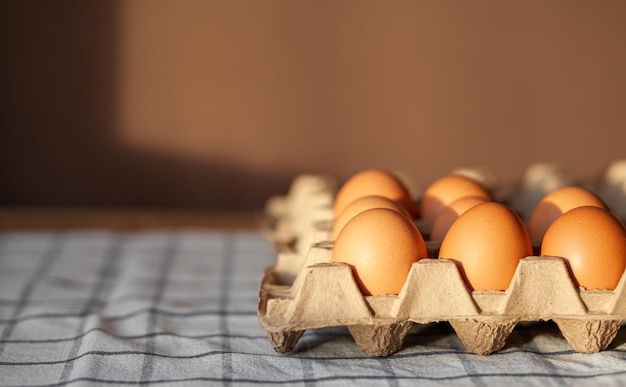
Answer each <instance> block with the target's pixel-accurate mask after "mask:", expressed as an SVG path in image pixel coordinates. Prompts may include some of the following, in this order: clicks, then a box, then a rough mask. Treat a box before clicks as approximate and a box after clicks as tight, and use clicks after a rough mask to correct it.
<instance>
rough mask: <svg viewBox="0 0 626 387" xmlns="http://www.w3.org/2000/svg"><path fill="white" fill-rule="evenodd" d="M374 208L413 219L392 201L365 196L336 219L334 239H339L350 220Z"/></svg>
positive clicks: (381, 197)
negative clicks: (396, 212)
mask: <svg viewBox="0 0 626 387" xmlns="http://www.w3.org/2000/svg"><path fill="white" fill-rule="evenodd" d="M372 208H388V209H390V210H394V211H398V212H400V213H401V214H403V215H404V216H406V217H409V218H411V214H409V213H408V211H407V210H406V209H405V208H404V207H402V206H401V205H399V204H398V203H397V202H394V201H393V200H391V199H388V198H386V197H384V196H377V195H370V196H363V197H360V198H358V199H356V200H353V201H352V202H351V203H350V204H348V205H347V206H346V207H345V208H344V209H343V211H341V214H339V216H338V217H337V219H335V225H334V227H333V234H332V239H333V240H335V239H337V235H339V231H341V229H342V228H343V227H344V226H345V225H346V223H348V221H349V220H350V219H352V218H354V217H355V216H356V215H357V214H360V213H361V212H363V211H365V210H369V209H372Z"/></svg>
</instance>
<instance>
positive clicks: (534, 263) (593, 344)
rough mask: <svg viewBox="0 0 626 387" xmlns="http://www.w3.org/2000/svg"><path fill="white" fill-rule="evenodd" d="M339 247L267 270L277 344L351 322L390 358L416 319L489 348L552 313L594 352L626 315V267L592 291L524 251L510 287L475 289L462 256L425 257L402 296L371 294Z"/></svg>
mask: <svg viewBox="0 0 626 387" xmlns="http://www.w3.org/2000/svg"><path fill="white" fill-rule="evenodd" d="M332 248H333V242H331V241H325V242H319V243H316V244H314V245H312V246H311V248H310V249H309V252H308V254H307V255H306V257H305V258H304V259H303V260H302V256H301V255H299V254H295V253H283V254H279V255H278V257H277V262H276V265H274V266H272V267H269V268H267V269H266V270H265V273H264V275H263V279H262V281H261V286H260V291H259V303H258V316H259V322H260V325H261V326H262V327H263V328H264V329H265V330H266V331H267V333H268V337H269V341H270V343H271V345H272V346H273V347H274V349H275V350H276V351H277V352H281V353H289V352H292V351H294V350H295V348H296V345H297V342H298V340H299V338H300V337H301V336H302V334H303V333H304V332H305V331H306V330H309V329H318V328H323V327H337V326H345V327H347V329H348V331H349V332H350V334H351V335H352V337H353V339H354V341H355V343H356V344H357V345H358V346H359V347H360V348H361V350H362V351H363V352H364V353H366V354H368V355H372V356H388V355H390V354H393V353H395V352H396V351H398V350H399V349H401V348H402V346H403V343H404V339H405V336H406V334H407V332H408V331H409V329H410V328H411V327H412V325H413V324H429V323H436V322H448V323H449V324H450V325H451V326H452V328H453V329H454V331H455V332H456V334H457V336H458V337H459V339H460V340H461V342H462V343H463V345H464V346H465V348H466V349H467V350H468V351H470V352H473V353H476V354H481V355H486V354H490V353H492V352H494V351H498V350H499V349H501V348H502V347H503V346H504V345H505V344H506V340H507V338H508V336H509V335H510V334H511V332H512V330H513V328H514V327H515V326H516V325H517V324H518V323H520V322H525V321H547V320H552V321H554V322H555V323H556V324H557V326H558V327H559V329H560V331H561V333H562V335H563V337H564V338H565V339H566V340H567V342H568V343H569V344H570V346H571V347H572V348H573V349H574V350H575V351H577V352H582V353H593V352H598V351H601V350H603V349H605V348H606V347H607V346H608V345H609V344H610V343H611V341H612V340H613V339H614V337H615V336H616V334H617V332H618V331H619V329H620V327H621V325H622V322H623V320H624V319H625V318H626V295H625V294H624V293H626V285H625V284H624V283H625V282H626V275H623V276H622V278H621V280H620V282H619V284H618V286H617V287H616V288H615V290H602V291H599V290H584V289H582V288H579V287H577V286H576V285H575V283H574V281H573V280H572V277H571V275H570V272H569V269H568V266H567V264H566V262H565V261H564V260H563V259H561V258H558V257H539V256H529V257H526V258H523V259H522V260H520V262H519V264H518V267H517V270H516V272H515V275H514V277H513V279H512V281H511V283H510V286H509V287H508V289H507V290H506V291H470V290H469V289H468V287H467V286H466V284H465V282H464V280H463V278H462V275H461V273H460V271H459V268H458V266H457V264H456V263H455V262H454V261H452V260H447V259H431V258H425V259H422V260H420V261H418V262H415V263H414V264H413V265H412V267H411V270H410V272H409V275H408V277H407V279H406V282H405V284H404V286H403V288H402V290H401V291H400V293H399V294H398V295H384V296H364V295H363V294H362V293H361V292H360V290H359V288H358V286H357V284H356V281H355V280H354V276H353V273H352V269H351V267H350V266H349V265H347V264H344V263H333V262H331V255H332ZM429 249H430V250H431V251H432V249H436V247H434V246H432V245H431V246H430V248H429ZM429 255H430V253H429ZM298 268H299V269H298Z"/></svg>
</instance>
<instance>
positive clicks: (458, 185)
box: [420, 175, 493, 221]
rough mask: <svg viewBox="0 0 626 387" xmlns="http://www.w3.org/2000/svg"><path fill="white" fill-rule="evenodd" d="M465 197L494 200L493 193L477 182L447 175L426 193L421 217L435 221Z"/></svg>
mask: <svg viewBox="0 0 626 387" xmlns="http://www.w3.org/2000/svg"><path fill="white" fill-rule="evenodd" d="M465 196H479V197H483V198H485V199H487V200H490V201H491V200H493V197H492V195H491V193H490V192H489V191H488V190H487V189H486V188H485V187H483V186H482V185H481V184H480V183H478V182H477V181H475V180H473V179H470V178H469V177H465V176H461V175H447V176H444V177H442V178H440V179H438V180H436V181H435V182H434V183H432V184H431V185H429V186H428V187H427V188H426V190H425V191H424V194H423V196H422V200H421V204H420V216H421V218H422V219H424V220H429V221H435V219H436V218H437V216H438V215H439V213H441V211H443V210H444V209H445V208H446V207H447V206H449V205H450V204H451V203H452V202H454V201H455V200H458V199H460V198H462V197H465Z"/></svg>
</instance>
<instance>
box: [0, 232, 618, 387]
mask: <svg viewBox="0 0 626 387" xmlns="http://www.w3.org/2000/svg"><path fill="white" fill-rule="evenodd" d="M272 262H273V257H272V251H271V246H270V245H269V243H268V242H267V241H266V240H265V239H264V238H263V236H262V235H260V233H256V232H252V231H224V232H221V231H206V230H205V231H201V230H161V231H142V232H114V231H106V230H103V231H62V232H48V231H41V232H33V231H26V232H4V233H0V330H1V336H0V385H2V386H43V385H56V386H61V385H143V384H153V385H207V384H209V385H212V384H235V385H265V384H267V385H295V386H299V385H321V386H333V385H345V384H358V385H359V386H361V385H372V386H380V385H385V384H387V385H391V386H402V385H414V384H416V383H419V384H420V385H429V384H437V385H446V384H447V385H455V386H456V385H498V386H500V385H503V384H505V383H506V384H509V385H511V384H512V385H537V386H546V385H594V386H595V385H625V384H626V332H625V330H624V329H622V330H621V331H620V332H619V333H618V336H617V338H616V339H615V340H614V342H613V344H612V345H611V346H610V347H609V349H607V350H605V351H603V352H601V353H597V354H592V355H586V354H579V353H576V352H574V351H573V350H572V349H571V348H570V347H569V345H568V344H567V342H566V341H565V340H564V339H563V338H562V336H561V335H560V332H559V331H558V329H557V328H556V327H555V325H553V324H551V323H549V322H546V323H536V324H527V325H524V326H523V327H522V326H518V327H517V328H516V329H515V330H514V331H513V333H512V335H511V336H510V337H509V339H508V341H507V345H506V347H505V348H504V349H503V350H501V351H499V352H497V353H494V354H491V355H488V356H479V355H474V354H471V353H468V352H467V351H465V349H464V348H463V345H462V344H461V343H460V341H459V340H458V339H457V337H456V335H455V334H454V331H452V329H451V328H450V326H449V325H448V324H447V323H438V324H432V325H426V326H417V325H416V326H415V327H414V329H413V330H412V331H411V332H410V333H409V335H408V336H407V339H406V341H405V345H404V348H403V349H402V350H401V351H400V352H398V353H396V354H394V355H392V356H389V357H385V358H377V357H370V356H366V355H364V354H363V353H362V352H361V351H360V349H359V348H358V347H357V346H356V345H355V344H354V342H353V340H352V338H351V337H350V335H349V334H348V332H347V330H346V329H345V328H343V327H338V328H326V329H319V330H312V331H307V332H306V333H305V334H304V336H303V337H302V338H301V339H300V341H299V342H298V347H297V352H296V353H294V354H290V355H283V354H279V353H276V352H274V350H273V349H272V347H271V346H270V344H269V341H268V339H267V336H266V334H265V332H264V331H263V330H262V329H261V327H260V326H259V324H258V320H257V310H256V308H257V295H258V290H259V284H260V280H261V276H262V272H263V269H264V267H266V266H268V265H271V264H272Z"/></svg>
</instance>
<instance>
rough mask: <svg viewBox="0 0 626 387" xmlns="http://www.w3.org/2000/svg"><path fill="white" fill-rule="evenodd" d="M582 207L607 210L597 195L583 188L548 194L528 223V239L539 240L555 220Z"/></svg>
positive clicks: (570, 187) (560, 190)
mask: <svg viewBox="0 0 626 387" xmlns="http://www.w3.org/2000/svg"><path fill="white" fill-rule="evenodd" d="M582 206H595V207H599V208H603V209H605V210H607V209H608V207H607V206H606V204H605V203H604V201H602V199H600V197H599V196H598V195H596V194H595V193H594V192H592V191H591V190H589V189H587V188H584V187H577V186H568V187H563V188H559V189H557V190H555V191H553V192H551V193H549V194H548V195H546V196H545V197H544V198H543V199H541V201H540V202H539V203H538V204H537V206H536V207H535V209H534V211H533V213H532V215H531V217H530V220H529V221H528V232H529V234H530V238H531V239H533V240H541V239H542V238H543V235H544V234H545V232H546V230H547V229H548V227H550V225H551V224H552V222H554V220H555V219H556V218H558V217H559V216H561V215H562V214H564V213H566V212H567V211H569V210H571V209H574V208H576V207H582Z"/></svg>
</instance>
